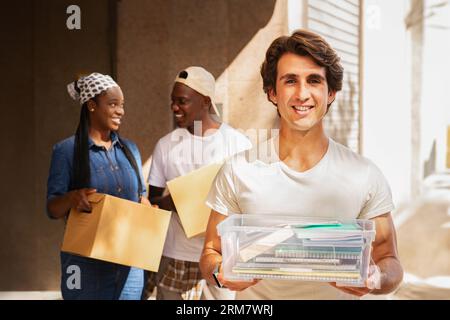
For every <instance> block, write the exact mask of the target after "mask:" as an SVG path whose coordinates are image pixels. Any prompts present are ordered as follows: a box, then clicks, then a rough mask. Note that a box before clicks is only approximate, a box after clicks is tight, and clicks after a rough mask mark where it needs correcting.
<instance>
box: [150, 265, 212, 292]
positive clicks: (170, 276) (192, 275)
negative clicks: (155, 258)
mask: <svg viewBox="0 0 450 320" xmlns="http://www.w3.org/2000/svg"><path fill="white" fill-rule="evenodd" d="M169 260H170V261H169V264H168V266H167V269H166V271H165V272H164V274H163V276H162V278H161V281H160V283H159V285H160V286H161V287H163V288H164V289H167V290H170V291H174V292H178V293H181V295H182V297H183V299H184V300H200V297H201V295H202V291H203V287H204V286H205V280H203V279H202V275H201V273H200V268H199V263H198V262H191V261H182V260H176V259H171V258H169Z"/></svg>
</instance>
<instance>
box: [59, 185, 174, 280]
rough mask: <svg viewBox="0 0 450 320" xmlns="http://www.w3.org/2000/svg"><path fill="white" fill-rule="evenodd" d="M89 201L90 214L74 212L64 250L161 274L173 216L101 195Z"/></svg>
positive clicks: (63, 246) (66, 231)
mask: <svg viewBox="0 0 450 320" xmlns="http://www.w3.org/2000/svg"><path fill="white" fill-rule="evenodd" d="M88 199H89V202H90V203H91V204H92V212H91V213H90V214H88V213H82V212H78V211H76V210H75V209H72V210H71V211H70V215H69V219H68V221H67V225H66V230H65V234H64V240H63V244H62V248H61V250H62V251H65V252H70V253H75V254H79V255H81V256H85V257H91V258H95V259H99V260H105V261H109V262H114V263H119V264H123V265H127V266H133V267H138V268H141V269H145V270H150V271H155V272H157V271H158V268H159V262H160V260H161V255H162V251H163V247H164V242H165V239H166V234H167V229H168V227H169V222H170V215H171V212H170V211H165V210H161V209H156V208H153V207H150V206H147V205H143V204H139V203H136V202H133V201H129V200H124V199H120V198H117V197H113V196H110V195H106V194H100V193H95V194H92V195H89V197H88Z"/></svg>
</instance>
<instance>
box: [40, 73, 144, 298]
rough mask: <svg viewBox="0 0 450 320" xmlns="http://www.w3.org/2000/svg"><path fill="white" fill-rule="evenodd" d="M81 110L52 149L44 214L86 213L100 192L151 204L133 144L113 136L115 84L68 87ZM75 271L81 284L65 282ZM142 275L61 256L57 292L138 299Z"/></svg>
mask: <svg viewBox="0 0 450 320" xmlns="http://www.w3.org/2000/svg"><path fill="white" fill-rule="evenodd" d="M67 87H68V92H69V94H70V96H71V97H72V98H73V99H74V100H78V101H79V102H80V105H81V115H80V122H79V123H78V128H77V130H76V133H75V135H74V136H71V137H69V138H67V139H65V140H63V141H61V142H59V143H57V144H56V145H54V147H53V153H52V160H51V165H50V173H49V177H48V182H47V213H48V215H49V217H50V218H52V219H59V218H65V219H67V217H68V215H69V212H70V210H71V209H72V208H74V209H77V210H78V211H82V212H86V213H89V212H90V211H91V206H90V204H89V201H88V195H89V194H92V193H95V192H99V193H105V194H109V195H112V196H115V197H119V198H122V199H126V200H130V201H134V202H141V203H146V204H150V203H149V202H148V200H147V199H146V197H145V193H146V188H145V185H144V183H143V182H142V181H143V180H142V173H141V172H142V165H141V158H140V154H139V150H138V148H137V147H136V145H135V144H134V143H133V142H131V141H129V140H126V139H123V138H121V137H120V136H119V134H118V132H117V131H118V129H119V127H120V124H121V121H122V117H123V116H124V114H125V109H124V97H123V93H122V90H121V89H120V87H119V86H118V85H117V83H116V82H114V80H113V79H112V78H111V77H110V76H108V75H103V74H100V73H92V74H90V75H88V76H86V77H81V78H80V79H78V80H77V81H75V82H73V83H71V84H69V85H68V86H67ZM73 266H76V267H78V268H79V270H80V276H81V279H80V285H78V286H73V285H71V283H70V276H71V272H69V271H70V270H72V269H68V268H73ZM144 283H145V282H144V271H143V270H141V269H137V268H134V267H128V266H124V265H119V264H115V263H110V262H106V261H100V260H96V259H91V258H87V257H81V256H77V255H73V254H69V253H66V252H61V292H62V296H63V298H64V299H110V300H111V299H126V300H128V299H133V300H135V299H141V296H142V291H143V286H144Z"/></svg>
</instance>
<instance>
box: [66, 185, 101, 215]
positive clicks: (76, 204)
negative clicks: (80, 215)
mask: <svg viewBox="0 0 450 320" xmlns="http://www.w3.org/2000/svg"><path fill="white" fill-rule="evenodd" d="M96 192H97V190H96V189H93V188H83V189H78V190H72V191H69V194H68V195H69V202H70V207H71V208H74V209H76V210H77V211H80V212H86V213H90V212H91V211H92V206H91V204H90V203H89V200H88V196H89V195H90V194H93V193H96Z"/></svg>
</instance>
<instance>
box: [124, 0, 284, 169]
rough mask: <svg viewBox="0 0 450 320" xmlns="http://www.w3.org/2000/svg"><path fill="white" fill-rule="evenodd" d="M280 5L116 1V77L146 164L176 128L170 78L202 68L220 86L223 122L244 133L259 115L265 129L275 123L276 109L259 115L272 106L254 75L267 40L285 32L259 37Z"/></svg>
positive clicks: (270, 1)
mask: <svg viewBox="0 0 450 320" xmlns="http://www.w3.org/2000/svg"><path fill="white" fill-rule="evenodd" d="M275 2H276V1H275V0H264V1H260V0H246V1H238V0H216V1H203V0H191V1H183V0H170V1H167V0H155V1H145V0H135V1H121V2H119V6H118V42H117V45H118V60H117V70H118V79H119V82H120V84H121V86H122V88H123V91H124V94H125V99H126V101H127V102H126V104H127V116H126V121H124V125H123V128H122V129H121V130H122V133H123V134H124V135H126V136H127V137H129V138H131V139H133V140H135V141H137V142H138V143H139V147H140V149H141V153H142V158H143V160H144V162H146V160H147V159H148V158H149V157H150V156H151V153H152V151H153V147H154V145H155V144H156V142H157V140H158V139H159V138H160V137H162V136H163V135H165V134H166V133H168V132H169V131H171V130H172V129H173V122H172V112H171V110H170V104H169V101H170V99H169V97H170V92H171V90H172V85H173V79H174V78H175V76H176V74H177V72H178V71H180V70H181V69H182V68H184V67H187V66H190V65H201V66H203V67H205V68H206V69H207V70H209V71H210V72H211V73H212V74H213V75H214V76H215V77H216V78H217V79H218V85H217V101H218V102H220V103H222V104H223V108H224V112H223V116H224V120H225V121H227V122H229V123H231V124H232V125H234V126H239V127H245V126H246V125H248V124H249V123H250V121H251V120H252V119H255V118H256V117H261V114H262V118H263V120H262V122H263V123H264V122H267V120H266V119H267V118H269V119H273V117H274V115H275V114H274V110H273V109H274V108H272V107H269V108H266V109H262V110H260V109H258V108H263V107H262V106H261V105H262V104H267V102H266V101H265V99H264V95H263V94H262V84H261V83H260V82H259V78H260V77H259V78H258V76H257V73H258V72H259V71H258V70H259V66H260V64H261V62H262V57H263V54H264V52H265V50H266V49H267V46H268V44H269V43H270V42H269V41H272V40H273V39H274V36H275V35H279V34H280V33H281V30H280V28H278V27H277V26H275V27H274V28H276V31H274V29H272V30H271V34H270V36H267V35H266V36H264V34H265V33H264V32H263V33H261V29H263V28H264V27H265V26H266V25H267V24H268V23H269V21H270V19H271V18H272V16H273V15H274V9H275ZM278 2H281V3H284V2H285V0H282V1H278ZM255 8H257V10H255ZM281 18H282V17H279V19H280V20H279V21H278V25H280V23H281ZM261 35H263V36H261ZM255 39H256V41H254V40H255ZM249 48H250V50H249ZM241 89H243V90H241ZM236 91H239V94H234V93H235V92H236ZM231 95H233V98H232V100H229V99H228V98H227V97H230V96H231ZM249 108H252V109H254V110H255V113H254V114H253V115H252V114H251V113H250V114H249V113H248V109H249ZM244 114H246V115H247V116H245V117H242V116H243V115H244ZM269 122H270V121H269Z"/></svg>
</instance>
